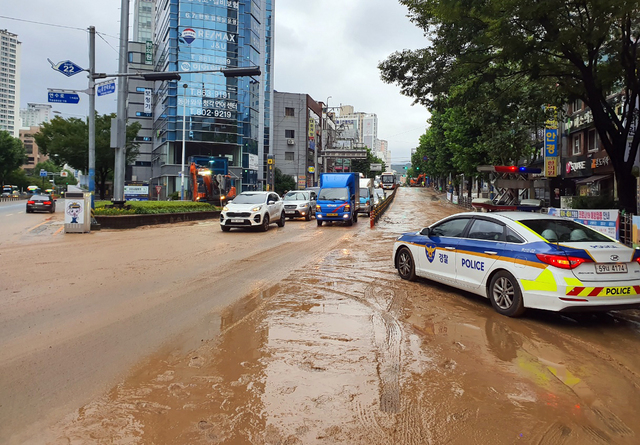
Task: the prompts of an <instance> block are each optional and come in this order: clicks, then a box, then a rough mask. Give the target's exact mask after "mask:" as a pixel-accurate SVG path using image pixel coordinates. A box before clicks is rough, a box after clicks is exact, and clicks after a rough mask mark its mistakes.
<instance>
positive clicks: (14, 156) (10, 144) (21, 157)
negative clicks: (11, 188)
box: [0, 130, 27, 185]
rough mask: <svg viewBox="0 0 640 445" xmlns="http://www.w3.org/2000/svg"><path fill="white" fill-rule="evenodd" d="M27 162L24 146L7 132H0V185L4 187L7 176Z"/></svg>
mask: <svg viewBox="0 0 640 445" xmlns="http://www.w3.org/2000/svg"><path fill="white" fill-rule="evenodd" d="M26 160H27V155H26V152H25V150H24V144H23V143H22V141H21V140H20V139H18V138H14V137H13V136H11V133H9V132H8V131H5V130H2V131H0V184H2V185H4V184H6V183H7V182H6V181H7V179H8V178H9V175H10V174H11V173H13V172H14V171H15V170H17V169H19V168H20V166H22V164H24V163H25V162H26Z"/></svg>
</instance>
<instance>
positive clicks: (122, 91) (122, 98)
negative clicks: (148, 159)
mask: <svg viewBox="0 0 640 445" xmlns="http://www.w3.org/2000/svg"><path fill="white" fill-rule="evenodd" d="M128 45H129V0H122V5H121V7H120V58H119V63H118V72H119V73H126V72H127V56H128V51H129V46H128ZM128 83H129V82H128V79H127V77H126V76H123V77H121V78H120V79H118V118H117V121H116V122H117V135H118V146H117V147H116V153H115V158H116V160H115V165H114V170H113V198H112V201H113V203H114V204H115V205H124V202H125V200H124V170H125V164H126V143H127V103H126V102H127V88H128V87H127V86H128Z"/></svg>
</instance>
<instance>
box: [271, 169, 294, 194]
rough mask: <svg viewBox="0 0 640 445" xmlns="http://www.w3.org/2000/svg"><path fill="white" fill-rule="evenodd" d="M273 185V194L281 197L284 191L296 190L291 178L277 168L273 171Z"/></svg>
mask: <svg viewBox="0 0 640 445" xmlns="http://www.w3.org/2000/svg"><path fill="white" fill-rule="evenodd" d="M274 183H275V184H274V188H275V192H276V193H277V194H278V195H282V194H283V193H284V192H285V190H286V191H289V190H295V188H296V181H295V179H293V176H291V175H285V174H284V173H282V171H281V170H280V169H279V168H276V169H275V172H274Z"/></svg>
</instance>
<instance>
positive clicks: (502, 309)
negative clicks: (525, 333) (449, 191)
mask: <svg viewBox="0 0 640 445" xmlns="http://www.w3.org/2000/svg"><path fill="white" fill-rule="evenodd" d="M393 262H394V265H395V267H396V269H397V270H398V273H399V274H400V277H402V278H403V279H406V280H413V279H414V278H415V277H416V276H420V277H424V278H428V279H430V280H433V281H437V282H440V283H443V284H447V285H450V286H453V287H456V288H458V289H463V290H466V291H469V292H472V293H475V294H478V295H481V296H483V297H486V298H488V299H489V300H490V301H491V304H492V306H493V308H494V309H495V310H496V311H497V312H499V313H500V314H503V315H507V316H518V315H520V314H522V313H523V312H524V310H525V308H537V309H544V310H549V311H594V310H619V309H633V308H638V307H640V249H631V248H629V247H627V246H625V245H623V244H621V243H620V242H618V241H616V240H615V239H612V238H609V237H608V236H606V235H604V234H603V233H600V232H598V231H596V230H594V229H591V228H590V227H587V226H584V225H582V224H579V223H577V222H575V221H573V220H571V219H567V218H561V217H555V216H550V215H546V214H541V213H535V212H494V213H491V214H480V213H474V212H465V213H459V214H457V215H453V216H450V217H448V218H445V219H443V220H441V221H439V222H437V223H435V224H433V225H431V226H429V227H426V228H424V229H422V230H421V231H419V232H411V233H405V234H403V235H401V236H400V237H399V238H398V239H397V240H396V242H395V245H394V247H393Z"/></svg>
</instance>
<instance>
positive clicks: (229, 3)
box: [185, 0, 240, 9]
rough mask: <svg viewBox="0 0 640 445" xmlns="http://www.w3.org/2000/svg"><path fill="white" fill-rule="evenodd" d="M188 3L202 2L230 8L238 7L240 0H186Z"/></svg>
mask: <svg viewBox="0 0 640 445" xmlns="http://www.w3.org/2000/svg"><path fill="white" fill-rule="evenodd" d="M185 1H187V2H188V3H200V4H202V5H212V6H223V7H226V8H229V9H238V4H239V3H240V2H238V1H233V0H185Z"/></svg>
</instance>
